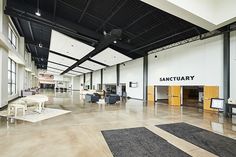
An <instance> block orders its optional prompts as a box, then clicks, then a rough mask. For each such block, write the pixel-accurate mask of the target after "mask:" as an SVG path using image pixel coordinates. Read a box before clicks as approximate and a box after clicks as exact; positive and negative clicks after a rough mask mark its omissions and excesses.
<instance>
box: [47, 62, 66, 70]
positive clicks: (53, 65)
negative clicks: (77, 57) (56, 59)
mask: <svg viewBox="0 0 236 157" xmlns="http://www.w3.org/2000/svg"><path fill="white" fill-rule="evenodd" d="M48 67H51V68H55V69H59V70H62V71H64V70H66V69H67V68H68V67H66V66H63V65H59V64H55V63H51V62H48Z"/></svg>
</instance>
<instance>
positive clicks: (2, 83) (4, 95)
mask: <svg viewBox="0 0 236 157" xmlns="http://www.w3.org/2000/svg"><path fill="white" fill-rule="evenodd" d="M0 63H1V65H0V108H1V107H3V106H5V105H7V104H8V74H7V71H8V54H7V51H6V50H5V49H3V48H2V47H1V46H0Z"/></svg>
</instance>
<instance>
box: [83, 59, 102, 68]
mask: <svg viewBox="0 0 236 157" xmlns="http://www.w3.org/2000/svg"><path fill="white" fill-rule="evenodd" d="M79 66H81V67H85V68H88V69H92V70H99V69H103V68H105V66H103V65H100V64H97V63H94V62H92V61H89V60H87V61H85V62H84V63H82V64H80V65H79Z"/></svg>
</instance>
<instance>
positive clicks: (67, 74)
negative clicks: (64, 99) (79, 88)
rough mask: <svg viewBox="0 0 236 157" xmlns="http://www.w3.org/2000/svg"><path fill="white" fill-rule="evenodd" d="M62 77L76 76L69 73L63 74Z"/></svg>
mask: <svg viewBox="0 0 236 157" xmlns="http://www.w3.org/2000/svg"><path fill="white" fill-rule="evenodd" d="M64 75H65V76H71V77H74V76H77V75H74V74H70V73H66V74H64Z"/></svg>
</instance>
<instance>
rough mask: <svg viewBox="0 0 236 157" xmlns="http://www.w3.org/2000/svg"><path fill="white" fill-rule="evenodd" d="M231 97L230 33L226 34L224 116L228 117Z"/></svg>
mask: <svg viewBox="0 0 236 157" xmlns="http://www.w3.org/2000/svg"><path fill="white" fill-rule="evenodd" d="M229 97H230V32H229V31H227V32H225V33H224V101H225V103H224V116H225V117H227V116H228V112H229V111H228V110H229V109H228V105H227V102H228V99H229Z"/></svg>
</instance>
